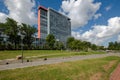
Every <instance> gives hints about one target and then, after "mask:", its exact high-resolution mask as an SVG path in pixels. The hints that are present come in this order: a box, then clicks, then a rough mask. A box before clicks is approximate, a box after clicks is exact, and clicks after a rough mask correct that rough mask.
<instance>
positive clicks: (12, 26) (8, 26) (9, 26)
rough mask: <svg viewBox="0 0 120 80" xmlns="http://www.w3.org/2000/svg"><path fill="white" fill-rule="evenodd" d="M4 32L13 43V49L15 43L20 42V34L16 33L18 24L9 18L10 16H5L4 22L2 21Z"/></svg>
mask: <svg viewBox="0 0 120 80" xmlns="http://www.w3.org/2000/svg"><path fill="white" fill-rule="evenodd" d="M3 26H4V29H5V31H4V34H6V35H7V36H9V38H8V40H9V41H10V42H11V43H12V44H14V46H15V49H16V47H17V44H19V43H20V36H19V35H18V33H19V26H18V23H17V22H16V21H15V20H13V19H11V18H7V19H6V22H5V23H4V25H3Z"/></svg>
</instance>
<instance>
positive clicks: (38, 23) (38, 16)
mask: <svg viewBox="0 0 120 80" xmlns="http://www.w3.org/2000/svg"><path fill="white" fill-rule="evenodd" d="M38 38H39V39H40V9H39V10H38Z"/></svg>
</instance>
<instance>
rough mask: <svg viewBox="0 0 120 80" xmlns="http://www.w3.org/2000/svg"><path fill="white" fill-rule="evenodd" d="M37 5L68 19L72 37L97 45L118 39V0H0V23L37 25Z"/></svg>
mask: <svg viewBox="0 0 120 80" xmlns="http://www.w3.org/2000/svg"><path fill="white" fill-rule="evenodd" d="M39 5H42V6H45V7H46V8H48V7H51V8H53V9H55V10H57V11H59V12H60V13H62V14H64V15H66V16H68V17H69V18H71V25H72V26H71V27H72V36H74V37H75V38H76V39H81V40H86V41H89V42H92V43H95V44H97V45H104V46H107V44H108V42H110V41H118V42H120V0H0V22H3V23H4V22H5V21H6V20H5V19H6V17H10V18H13V19H15V20H16V21H18V22H19V23H27V24H30V25H35V24H37V8H38V6H39Z"/></svg>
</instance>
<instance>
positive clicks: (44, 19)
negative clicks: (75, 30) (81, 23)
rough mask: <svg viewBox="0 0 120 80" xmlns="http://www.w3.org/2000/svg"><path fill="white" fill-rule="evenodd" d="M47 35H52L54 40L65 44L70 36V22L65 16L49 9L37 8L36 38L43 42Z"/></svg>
mask: <svg viewBox="0 0 120 80" xmlns="http://www.w3.org/2000/svg"><path fill="white" fill-rule="evenodd" d="M48 34H53V35H54V36H55V38H56V40H58V41H61V42H66V40H67V38H68V37H70V36H71V21H70V18H68V17H67V16H65V15H63V14H61V13H59V12H57V11H55V10H53V9H51V8H48V9H47V8H44V7H42V6H40V7H39V8H38V38H39V39H40V42H43V41H44V40H45V39H46V37H47V35H48Z"/></svg>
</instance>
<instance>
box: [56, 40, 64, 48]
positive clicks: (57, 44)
mask: <svg viewBox="0 0 120 80" xmlns="http://www.w3.org/2000/svg"><path fill="white" fill-rule="evenodd" d="M54 46H55V49H57V50H63V49H64V48H65V47H64V44H63V43H62V42H60V41H56V42H55V45H54Z"/></svg>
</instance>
